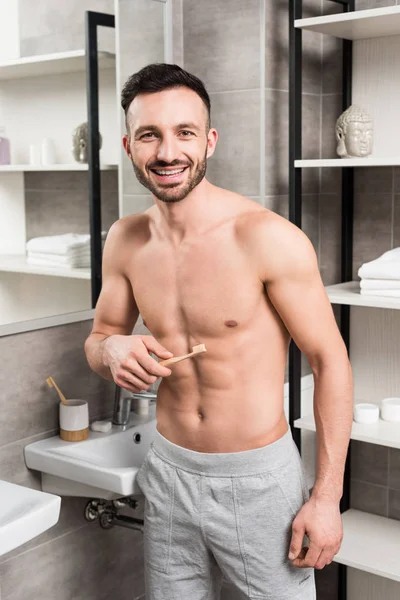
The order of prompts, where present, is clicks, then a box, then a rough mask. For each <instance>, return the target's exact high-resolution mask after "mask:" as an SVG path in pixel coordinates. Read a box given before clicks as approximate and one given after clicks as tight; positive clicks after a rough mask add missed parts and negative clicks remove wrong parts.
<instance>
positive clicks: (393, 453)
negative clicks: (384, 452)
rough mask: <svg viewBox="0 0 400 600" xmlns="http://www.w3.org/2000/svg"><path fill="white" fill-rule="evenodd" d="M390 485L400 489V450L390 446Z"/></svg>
mask: <svg viewBox="0 0 400 600" xmlns="http://www.w3.org/2000/svg"><path fill="white" fill-rule="evenodd" d="M389 487H390V488H393V489H394V490H397V491H400V450H398V449H397V448H389Z"/></svg>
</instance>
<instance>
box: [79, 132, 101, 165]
mask: <svg viewBox="0 0 400 600" xmlns="http://www.w3.org/2000/svg"><path fill="white" fill-rule="evenodd" d="M88 137H89V136H88V124H87V123H81V125H78V127H77V128H76V129H74V131H73V133H72V154H73V157H74V159H75V160H76V161H77V162H79V163H87V162H88ZM101 145H102V138H101V134H100V132H99V148H101Z"/></svg>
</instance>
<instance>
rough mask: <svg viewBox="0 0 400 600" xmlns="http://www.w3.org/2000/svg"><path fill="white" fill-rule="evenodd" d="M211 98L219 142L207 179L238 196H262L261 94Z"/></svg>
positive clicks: (251, 92)
mask: <svg viewBox="0 0 400 600" xmlns="http://www.w3.org/2000/svg"><path fill="white" fill-rule="evenodd" d="M210 97H211V110H212V115H213V125H214V127H215V128H216V129H217V131H218V134H219V139H218V142H217V146H216V149H215V152H214V154H213V156H212V157H211V158H210V159H209V161H208V168H207V178H208V179H209V180H210V181H211V182H212V183H214V184H216V185H219V186H221V187H223V188H226V189H228V190H232V191H234V192H238V193H239V194H244V195H246V196H259V193H260V190H259V185H260V183H259V182H260V166H259V165H260V150H259V148H260V144H259V136H260V125H259V123H260V117H259V115H260V94H259V92H258V91H248V92H230V93H222V94H211V95H210Z"/></svg>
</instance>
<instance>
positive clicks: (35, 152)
mask: <svg viewBox="0 0 400 600" xmlns="http://www.w3.org/2000/svg"><path fill="white" fill-rule="evenodd" d="M29 164H31V165H40V164H41V152H40V146H37V145H36V144H30V146H29Z"/></svg>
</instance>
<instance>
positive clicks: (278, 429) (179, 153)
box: [85, 64, 353, 600]
mask: <svg viewBox="0 0 400 600" xmlns="http://www.w3.org/2000/svg"><path fill="white" fill-rule="evenodd" d="M122 106H123V108H124V110H125V114H126V123H127V132H128V133H127V134H126V135H125V136H124V138H123V144H124V148H125V150H126V152H127V155H128V156H129V158H130V159H131V161H132V164H133V168H134V170H135V173H136V176H137V178H138V180H139V181H140V182H141V183H142V184H143V185H144V186H146V187H147V188H148V189H149V190H150V191H151V193H152V196H153V199H154V202H155V204H154V205H153V206H152V207H151V208H150V209H148V210H146V211H145V212H144V213H141V214H132V215H129V216H127V217H124V218H122V219H120V220H118V221H117V222H116V223H114V224H113V226H112V227H111V229H110V231H109V234H108V237H107V240H106V244H105V248H104V255H103V286H102V291H101V294H100V297H99V300H98V303H97V306H96V311H95V318H94V325H93V330H92V332H91V334H90V336H89V337H88V339H87V340H86V343H85V351H86V355H87V358H88V362H89V364H90V366H91V368H92V369H93V370H94V371H96V372H97V373H98V374H99V375H101V376H102V377H104V378H106V379H108V380H114V381H115V383H116V384H118V385H119V386H121V387H123V388H125V389H127V390H130V391H132V392H137V391H141V390H147V389H149V387H150V385H152V384H154V382H155V381H156V380H157V379H158V378H159V377H161V378H162V381H161V384H160V386H159V389H158V396H157V409H156V416H157V430H156V436H155V439H154V442H153V444H152V447H151V450H150V451H149V453H148V454H147V457H146V459H145V461H144V463H143V466H142V467H141V469H140V471H139V474H138V482H139V485H140V487H141V489H142V491H143V493H144V496H145V499H146V503H145V526H144V550H145V567H146V568H145V581H146V591H147V596H146V598H147V599H148V600H178V599H179V600H214V599H217V598H219V591H220V586H221V581H222V576H223V575H224V576H225V578H226V579H227V580H229V581H230V582H231V583H232V584H233V585H234V586H235V587H236V588H237V590H238V591H239V593H241V595H242V597H243V598H246V599H250V598H255V597H257V598H260V599H269V600H288V599H290V600H312V599H314V598H315V582H314V568H316V569H322V568H323V567H324V566H325V565H327V564H329V563H330V562H331V561H332V559H333V557H334V555H335V554H336V553H337V552H338V550H339V548H340V544H341V540H342V521H341V516H340V510H339V500H340V498H341V495H342V484H343V473H344V464H345V458H346V452H347V446H348V442H349V438H350V429H351V422H352V395H353V388H352V373H351V367H350V363H349V360H348V355H347V350H346V347H345V345H344V342H343V340H342V337H341V335H340V332H339V330H338V328H337V325H336V322H335V319H334V315H333V312H332V308H331V304H330V302H329V300H328V298H327V295H326V292H325V289H324V286H323V284H322V281H321V278H320V274H319V270H318V264H317V258H316V255H315V252H314V249H313V246H312V244H311V242H310V240H309V239H308V237H307V236H306V235H305V234H304V233H303V232H302V231H301V230H300V229H299V228H298V227H296V226H295V225H293V224H292V223H290V222H289V221H288V220H286V219H284V218H282V217H280V216H279V215H277V214H275V213H273V212H272V211H270V210H267V209H265V208H263V207H262V206H260V205H259V204H257V203H256V202H253V201H251V200H249V199H248V198H245V197H243V196H241V195H240V194H236V193H233V192H230V191H228V190H224V189H221V188H219V187H217V186H215V185H212V184H211V183H210V182H209V181H207V179H206V178H205V173H206V165H207V159H208V158H209V157H210V156H212V154H213V152H214V150H215V146H216V143H217V139H218V134H217V131H216V130H215V129H213V128H211V127H210V101H209V96H208V94H207V92H206V90H205V89H204V86H203V84H202V82H201V81H200V80H199V79H198V78H196V77H194V76H193V75H191V74H189V73H187V72H186V71H184V70H182V69H181V68H180V67H178V66H177V65H168V64H158V65H148V66H147V67H145V68H144V69H142V70H141V71H139V72H138V73H136V74H135V75H133V76H132V77H131V78H130V79H129V80H128V81H127V82H126V84H125V86H124V89H123V92H122ZM236 168H238V169H240V168H241V163H240V157H238V163H237V166H236ZM139 313H140V314H141V316H142V318H143V320H144V322H145V324H146V326H147V328H148V329H149V331H150V332H151V334H152V335H132V330H133V327H134V325H135V323H136V321H137V319H138V315H139ZM291 337H292V338H293V339H294V341H295V343H296V344H297V346H298V347H299V348H300V349H301V351H302V352H304V353H305V354H306V356H307V359H308V361H309V363H310V365H311V367H312V371H313V375H314V381H315V394H314V412H315V418H316V425H317V440H318V457H317V477H316V482H315V485H314V487H313V491H312V495H311V498H310V497H309V493H308V489H307V485H306V482H305V477H304V469H303V465H302V462H301V459H300V456H299V453H298V451H297V447H296V445H295V444H294V441H293V438H292V436H291V431H290V428H288V423H287V420H286V418H285V414H284V408H283V389H284V372H285V364H286V359H287V352H288V346H289V342H290V339H291ZM197 344H205V346H206V349H207V351H206V352H205V353H203V354H200V355H198V356H197V357H195V358H190V359H187V360H184V361H182V362H180V363H177V364H175V365H171V368H170V369H169V368H167V367H163V366H161V365H159V363H158V360H157V357H158V358H159V359H166V358H169V357H171V356H173V355H181V354H185V353H187V352H190V351H191V349H192V347H193V346H195V345H197ZM152 355H153V356H152ZM155 357H156V358H155ZM305 535H306V536H307V537H308V539H309V547H308V548H307V546H306V545H304V546H303V538H304V536H305Z"/></svg>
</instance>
